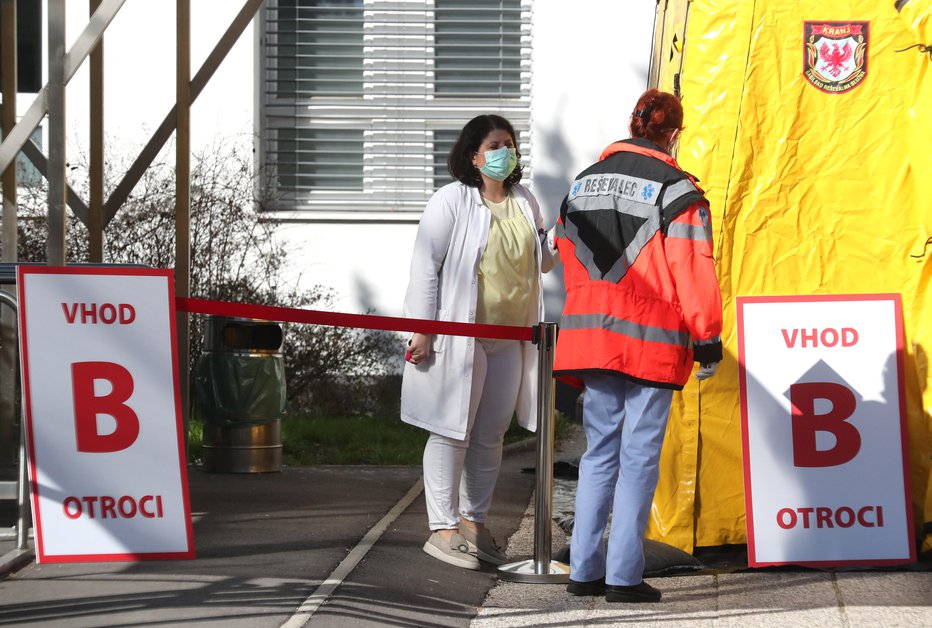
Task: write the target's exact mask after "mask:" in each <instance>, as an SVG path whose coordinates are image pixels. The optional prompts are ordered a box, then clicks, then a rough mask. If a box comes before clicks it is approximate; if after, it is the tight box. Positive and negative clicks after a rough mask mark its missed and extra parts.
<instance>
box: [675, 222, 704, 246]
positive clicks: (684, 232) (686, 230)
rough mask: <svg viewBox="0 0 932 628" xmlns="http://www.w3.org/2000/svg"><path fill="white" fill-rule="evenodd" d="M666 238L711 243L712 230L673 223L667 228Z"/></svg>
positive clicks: (699, 226) (700, 226) (702, 226)
mask: <svg viewBox="0 0 932 628" xmlns="http://www.w3.org/2000/svg"><path fill="white" fill-rule="evenodd" d="M667 237H668V238H684V239H686V240H698V241H705V242H711V241H712V229H711V226H705V225H688V224H685V223H682V222H674V223H671V224H670V226H669V227H667Z"/></svg>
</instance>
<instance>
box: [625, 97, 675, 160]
mask: <svg viewBox="0 0 932 628" xmlns="http://www.w3.org/2000/svg"><path fill="white" fill-rule="evenodd" d="M681 128H683V105H682V104H681V103H680V99H679V98H677V97H676V96H674V95H673V94H670V93H668V92H662V91H660V90H659V89H649V90H647V91H646V92H644V93H643V94H641V97H640V98H638V103H637V105H635V106H634V111H633V112H632V113H631V127H630V129H631V137H643V138H647V139H649V140H650V141H652V142H653V143H654V144H657V145H658V146H663V135H664V133H666V132H668V131H670V130H671V129H681ZM664 148H666V146H664Z"/></svg>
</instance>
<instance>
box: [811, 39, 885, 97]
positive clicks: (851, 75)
mask: <svg viewBox="0 0 932 628" xmlns="http://www.w3.org/2000/svg"><path fill="white" fill-rule="evenodd" d="M869 32H870V22H803V39H804V42H805V46H804V48H805V49H804V53H803V76H805V77H806V80H807V81H809V82H810V83H812V84H813V85H814V86H815V87H816V88H818V89H820V90H822V91H823V92H827V93H829V94H841V93H842V92H847V91H849V90H851V89H854V88H855V87H857V86H858V85H860V84H861V82H862V81H863V80H864V77H866V76H867V47H868V44H869Z"/></svg>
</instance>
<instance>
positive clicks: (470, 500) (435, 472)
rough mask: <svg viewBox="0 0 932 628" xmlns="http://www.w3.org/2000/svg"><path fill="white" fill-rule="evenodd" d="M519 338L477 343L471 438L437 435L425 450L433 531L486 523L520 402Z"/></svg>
mask: <svg viewBox="0 0 932 628" xmlns="http://www.w3.org/2000/svg"><path fill="white" fill-rule="evenodd" d="M521 369H522V350H521V343H520V341H517V340H477V341H476V355H475V361H474V363H473V371H472V396H471V397H470V400H469V418H468V422H467V426H466V438H465V439H464V440H456V439H454V438H448V437H446V436H440V435H439V434H434V433H431V435H430V437H429V438H428V439H427V446H426V447H425V448H424V495H425V497H426V500H427V522H428V525H429V527H430V529H431V530H443V529H450V528H456V527H458V526H459V518H460V516H462V517H463V518H464V519H468V520H470V521H475V522H477V523H485V521H486V516H487V514H488V512H489V507H490V506H491V505H492V492H493V491H494V490H495V482H496V481H497V480H498V472H499V469H501V466H502V440H503V438H504V436H505V432H506V431H508V426H509V425H510V424H511V419H512V417H513V416H514V413H515V407H516V406H517V403H518V388H519V386H520V385H521Z"/></svg>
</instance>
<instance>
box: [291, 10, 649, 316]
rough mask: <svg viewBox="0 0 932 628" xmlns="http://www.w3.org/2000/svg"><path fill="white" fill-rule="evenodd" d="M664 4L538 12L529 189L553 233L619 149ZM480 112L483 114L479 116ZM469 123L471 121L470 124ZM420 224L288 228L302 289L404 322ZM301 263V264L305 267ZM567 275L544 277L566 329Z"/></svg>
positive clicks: (550, 308)
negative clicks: (320, 288) (565, 203)
mask: <svg viewBox="0 0 932 628" xmlns="http://www.w3.org/2000/svg"><path fill="white" fill-rule="evenodd" d="M655 11H656V2H654V1H653V0H626V1H624V2H621V1H619V0H576V1H575V2H573V3H566V2H557V1H552V0H537V1H536V2H535V3H534V5H533V38H534V44H533V46H534V48H533V50H534V58H533V61H532V88H531V89H532V97H531V107H532V109H531V120H532V123H531V146H530V149H529V150H528V149H527V147H523V152H527V153H528V154H529V155H530V157H531V158H532V160H533V180H532V186H531V189H532V191H533V192H534V193H535V195H536V196H537V198H538V200H539V201H540V204H541V207H542V209H543V212H544V218H545V220H546V222H547V225H548V226H552V225H553V223H554V222H555V221H556V218H557V215H558V214H559V210H560V202H561V200H562V199H563V196H564V195H565V194H566V191H567V190H568V189H569V183H570V181H572V180H573V178H574V177H575V175H576V174H577V173H578V172H579V171H581V170H583V169H584V168H586V167H587V166H588V165H589V164H591V163H592V162H593V161H595V160H596V159H598V157H599V154H601V152H602V149H603V148H604V147H605V146H607V145H608V144H610V143H611V142H613V141H615V140H618V139H623V138H626V137H628V132H627V124H628V115H629V114H630V112H631V109H632V107H633V106H634V103H635V101H636V99H637V97H638V96H639V95H640V94H641V93H642V92H643V91H644V90H645V89H646V87H647V73H648V65H649V61H650V47H651V39H652V34H653V23H654V15H655ZM476 113H477V114H478V113H481V112H479V111H477V112H476ZM465 122H466V120H463V123H465ZM416 230H417V226H416V225H396V224H389V225H372V226H366V225H359V224H314V225H302V224H290V225H287V226H285V227H283V228H282V235H283V236H284V237H286V238H288V240H289V242H290V244H291V248H292V250H294V251H296V252H298V251H301V252H302V253H301V254H300V258H301V259H302V262H301V263H300V270H301V271H302V274H301V277H300V280H301V282H302V283H303V284H305V285H310V284H314V283H322V284H325V285H331V286H334V287H337V288H338V291H339V292H340V293H341V294H343V295H344V299H343V300H342V302H341V304H340V307H341V309H343V310H344V311H351V312H363V311H366V310H367V309H370V308H371V309H374V310H375V311H376V313H378V314H381V315H385V316H400V315H401V308H402V300H403V299H404V292H405V288H406V286H407V280H408V267H409V264H410V254H411V248H412V246H413V243H414V236H415V233H416ZM298 258H299V255H295V259H296V260H297V259H298ZM562 290H563V284H562V275H561V274H560V273H559V271H557V272H555V273H551V275H550V276H548V277H546V281H545V295H546V303H547V318H548V319H549V320H559V316H560V313H561V311H562V304H563V300H562Z"/></svg>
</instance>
